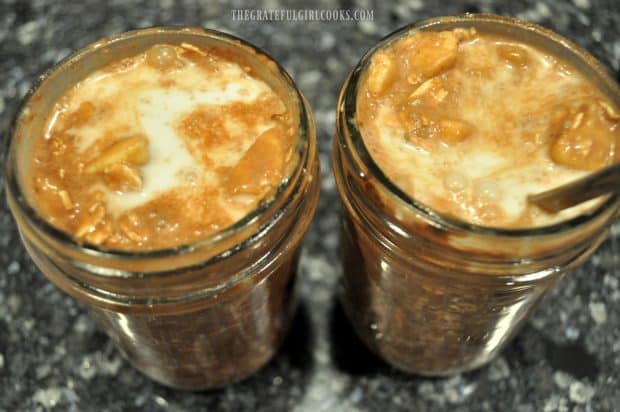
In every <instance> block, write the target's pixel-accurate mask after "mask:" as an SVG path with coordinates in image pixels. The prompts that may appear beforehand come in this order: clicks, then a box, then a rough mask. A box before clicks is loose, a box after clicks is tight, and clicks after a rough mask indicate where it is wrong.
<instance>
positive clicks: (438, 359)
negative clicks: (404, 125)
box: [333, 15, 620, 376]
mask: <svg viewBox="0 0 620 412" xmlns="http://www.w3.org/2000/svg"><path fill="white" fill-rule="evenodd" d="M459 27H462V28H469V27H475V28H476V30H478V31H479V32H481V33H490V34H497V35H503V36H507V37H514V38H518V39H519V40H520V41H525V42H529V43H531V44H535V45H537V46H539V47H540V48H541V49H543V50H547V51H549V52H550V53H556V54H561V55H562V57H564V58H565V59H566V60H567V61H569V62H571V63H572V64H574V65H575V67H577V68H578V69H579V70H581V71H582V72H583V73H584V74H586V75H587V76H588V78H590V79H592V80H593V81H594V82H595V84H596V85H597V87H599V88H600V90H601V91H602V92H603V93H605V94H606V95H608V96H609V97H610V98H611V99H613V100H614V101H615V102H618V101H620V91H619V89H618V86H617V84H616V83H615V82H614V81H613V80H612V79H611V78H610V77H609V75H608V74H607V73H606V72H605V69H604V68H603V67H602V66H601V65H600V63H598V62H596V61H595V60H594V59H593V58H592V57H591V56H589V55H588V54H587V53H586V52H584V51H582V50H581V49H579V48H578V47H577V46H574V45H572V44H571V43H570V42H568V41H566V40H565V39H562V38H561V37H560V36H558V35H556V34H554V33H552V32H550V31H548V30H545V29H543V28H541V27H538V26H533V25H531V24H529V23H524V22H520V21H518V20H515V19H509V18H502V17H497V16H487V15H466V16H461V17H442V18H435V19H429V20H425V21H422V22H420V23H417V24H414V25H412V26H408V27H405V28H403V29H401V30H399V31H397V32H394V33H393V34H391V35H389V36H387V37H386V39H384V40H383V41H381V42H380V43H379V44H378V45H376V46H375V47H374V48H373V49H372V50H370V51H369V52H368V53H367V54H366V55H365V56H364V57H363V58H362V60H361V61H360V63H358V65H357V66H356V67H355V69H354V70H353V71H352V73H351V75H350V76H349V78H348V79H347V80H346V82H345V84H344V86H343V88H342V90H341V93H340V98H339V102H338V109H337V126H336V129H337V130H336V137H335V139H334V144H333V165H334V174H335V178H336V183H337V186H338V190H339V192H340V196H341V198H342V201H343V205H344V207H343V209H344V210H343V217H342V230H341V246H342V259H343V262H342V263H343V275H342V280H341V285H340V286H341V290H340V299H341V303H342V305H343V307H344V310H345V312H346V314H347V315H348V317H349V319H350V321H351V323H352V324H353V327H354V329H355V331H356V332H357V334H358V335H359V336H360V338H361V339H362V340H363V341H364V342H365V343H366V345H368V346H369V347H370V348H371V349H372V350H373V351H374V352H376V353H377V354H378V355H380V356H381V357H382V358H383V359H385V360H386V361H387V362H388V363H390V364H392V365H393V366H395V367H397V368H400V369H402V370H405V371H408V372H412V373H417V374H421V375H429V376H441V375H449V374H453V373H458V372H462V371H466V370H471V369H475V368H477V367H480V366H481V365H484V364H485V363H487V362H489V361H490V360H491V359H493V357H495V356H496V355H497V353H498V352H499V351H500V350H501V349H502V348H503V347H504V346H505V345H506V344H507V342H509V340H510V338H511V337H513V336H514V335H515V334H516V333H517V332H518V330H519V329H520V327H521V326H523V324H524V323H525V322H526V320H527V318H528V316H529V314H530V313H531V311H532V310H533V309H534V308H535V307H536V304H537V303H538V302H539V301H540V299H541V298H542V297H543V296H544V294H545V292H546V291H548V290H549V288H550V287H552V286H553V285H554V284H555V283H556V282H557V281H558V280H559V279H560V278H561V277H562V276H563V274H564V273H565V272H566V271H567V270H569V269H571V268H573V267H575V266H576V265H578V264H580V263H581V262H583V261H584V260H585V259H586V258H587V257H589V256H590V255H591V254H592V253H593V251H594V250H595V249H596V247H597V246H598V245H599V244H600V242H601V241H602V240H603V239H604V238H605V236H606V235H607V232H608V229H609V226H610V224H611V222H612V221H613V218H614V216H615V214H616V211H617V209H618V198H617V196H611V197H609V198H607V199H605V200H604V201H603V202H602V203H601V204H600V205H599V206H598V207H597V208H596V209H595V210H594V211H593V212H591V213H589V214H585V215H582V216H579V217H576V218H573V219H571V220H567V221H564V222H562V223H558V224H554V225H551V226H545V227H540V228H533V229H513V230H507V229H506V230H504V229H492V228H487V227H482V226H476V225H472V224H468V223H466V222H464V221H461V220H458V219H455V218H451V217H448V216H444V215H440V214H438V213H436V212H434V211H433V210H431V209H429V208H426V207H425V206H423V205H421V204H419V203H417V202H416V201H415V200H414V199H412V198H411V197H409V196H408V195H407V194H406V193H405V192H403V191H402V190H400V189H399V188H398V187H397V186H396V185H395V184H394V183H393V182H391V181H390V180H389V179H388V178H387V177H386V175H385V174H384V173H383V172H382V171H381V169H380V168H379V167H378V166H377V164H376V163H375V162H374V160H373V159H372V157H371V156H370V154H369V153H368V151H367V149H366V146H365V145H364V142H363V140H362V136H361V135H360V131H359V129H358V125H357V120H356V101H357V96H358V90H359V83H360V81H361V79H362V78H363V75H364V73H365V71H366V69H367V68H368V66H369V63H370V59H371V57H372V55H373V53H374V52H376V51H377V50H379V49H381V48H382V47H385V46H387V45H389V44H390V43H391V42H393V41H395V40H396V39H399V38H402V37H403V36H406V35H408V34H409V33H410V32H411V30H433V31H440V30H451V29H454V28H459Z"/></svg>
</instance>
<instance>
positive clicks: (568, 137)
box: [549, 106, 614, 170]
mask: <svg viewBox="0 0 620 412" xmlns="http://www.w3.org/2000/svg"><path fill="white" fill-rule="evenodd" d="M599 121H600V120H599ZM596 123H598V122H597V119H596V116H590V112H589V108H588V106H585V107H582V108H580V109H579V111H578V112H577V113H576V114H575V115H574V116H573V119H572V120H571V122H570V127H568V128H566V129H564V130H563V131H562V132H561V133H560V134H559V136H558V137H557V139H556V140H555V141H554V142H553V143H552V144H551V146H550V148H549V155H550V156H551V159H552V160H553V161H554V162H555V163H558V164H561V165H564V166H568V167H572V168H575V169H580V170H597V169H600V168H601V167H603V166H605V165H607V163H608V162H609V160H610V158H611V156H612V152H613V149H614V142H613V139H612V137H611V136H610V135H609V134H606V133H597V131H596V130H597V125H596ZM599 126H600V125H599Z"/></svg>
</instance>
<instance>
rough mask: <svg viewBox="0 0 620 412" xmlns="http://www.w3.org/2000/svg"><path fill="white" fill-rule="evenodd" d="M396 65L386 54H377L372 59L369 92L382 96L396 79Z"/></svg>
mask: <svg viewBox="0 0 620 412" xmlns="http://www.w3.org/2000/svg"><path fill="white" fill-rule="evenodd" d="M396 74H397V73H396V64H395V63H394V61H393V59H392V58H390V56H388V55H387V54H385V53H381V52H379V53H377V54H376V55H375V57H373V58H372V63H371V65H370V70H369V73H368V79H367V81H366V84H367V85H368V90H369V91H370V92H371V93H372V94H374V95H377V96H380V95H382V94H383V93H385V92H386V90H387V89H388V88H389V87H390V85H391V84H392V83H393V82H394V80H395V79H396Z"/></svg>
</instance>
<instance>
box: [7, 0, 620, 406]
mask: <svg viewBox="0 0 620 412" xmlns="http://www.w3.org/2000/svg"><path fill="white" fill-rule="evenodd" d="M280 1H281V0H273V1H269V2H266V3H265V4H262V5H257V6H249V5H248V4H247V3H242V2H241V1H237V2H235V4H234V5H232V6H231V5H226V4H223V3H219V2H217V3H216V2H213V3H211V2H209V4H208V5H207V1H184V2H178V3H177V2H175V1H172V0H169V1H161V2H160V3H159V5H155V2H149V1H128V0H120V1H110V2H101V1H97V0H95V1H93V0H88V1H80V2H77V1H76V2H75V3H74V4H70V3H69V2H60V1H55V0H37V1H32V2H27V1H20V0H0V133H2V139H3V140H6V138H7V129H8V126H9V123H10V119H11V118H12V117H13V115H14V113H15V110H16V108H17V105H18V103H19V101H20V99H21V97H22V96H23V95H24V93H25V92H26V90H27V89H28V88H29V87H30V85H31V84H32V82H33V80H34V79H35V78H36V76H37V75H38V74H40V73H41V72H42V71H43V70H45V69H46V68H48V67H50V66H51V65H52V64H53V63H55V62H56V61H58V60H59V59H61V58H62V57H64V56H66V55H67V54H68V53H69V52H70V51H72V50H75V49H76V48H78V47H80V46H83V45H85V44H86V43H89V42H91V41H94V40H96V39H98V38H99V37H102V36H105V35H109V34H113V33H118V32H121V31H125V30H127V29H131V28H137V27H145V26H151V25H160V24H186V25H198V26H205V27H210V28H215V29H221V30H224V31H230V32H232V33H235V34H237V35H240V36H241V37H244V38H246V39H248V40H250V41H251V42H253V43H255V44H257V45H259V46H261V47H263V48H264V49H266V50H267V51H268V52H269V53H270V54H272V55H273V56H274V57H276V58H277V59H278V60H279V61H280V62H281V63H282V64H283V65H284V66H285V68H286V69H287V70H288V71H289V72H290V73H291V75H292V76H293V77H294V78H295V79H296V81H297V83H298V85H299V86H300V88H301V89H302V91H303V92H304V93H305V95H306V96H307V97H308V99H309V100H310V103H311V105H312V108H313V110H314V114H315V117H316V121H317V126H318V133H319V146H320V153H321V155H320V156H321V163H322V167H323V183H322V195H321V201H320V204H319V210H318V213H317V216H316V219H315V220H314V223H313V225H312V228H311V230H310V232H309V234H308V236H307V238H306V241H305V249H304V253H303V256H302V262H301V268H300V276H299V292H300V295H301V302H302V303H301V307H300V310H299V313H298V315H297V318H296V320H295V323H294V327H293V330H292V333H291V334H290V336H289V338H288V339H287V341H286V342H285V344H284V347H283V349H282V351H281V352H280V354H279V355H278V356H277V357H276V358H275V359H274V360H273V361H272V362H271V363H270V364H269V365H268V366H267V367H265V368H264V369H262V370H261V371H260V372H259V373H257V374H256V375H255V376H253V377H252V378H250V379H248V380H246V381H244V382H242V383H239V384H236V385H233V386H230V387H228V388H226V389H222V390H217V391H212V392H206V393H189V392H181V391H175V390H171V389H168V388H165V387H162V386H160V385H158V384H155V383H153V382H151V381H150V380H148V379H147V378H145V377H144V376H142V375H141V374H140V373H138V372H137V371H135V370H134V369H132V368H131V367H130V366H129V365H128V364H127V362H125V361H124V360H122V359H121V358H120V357H119V354H118V352H117V351H116V350H115V349H114V347H113V346H112V345H111V343H110V342H109V341H108V339H107V338H106V336H105V335H104V334H103V333H102V332H101V331H100V330H98V329H97V327H96V326H95V324H94V323H93V321H92V320H91V318H90V317H89V316H88V314H87V312H86V310H85V307H84V306H83V305H82V304H80V303H77V302H75V301H74V300H73V299H70V298H69V297H68V296H66V295H64V294H63V293H61V292H60V291H59V290H58V289H56V288H55V287H54V286H52V284H50V283H49V282H48V281H47V280H46V279H45V278H43V276H42V275H41V274H39V273H38V271H37V270H36V269H35V268H34V266H33V264H32V262H31V261H30V259H29V258H28V256H27V255H26V252H25V250H24V248H23V247H22V245H21V243H20V240H19V237H18V234H17V232H16V228H15V224H14V223H13V221H12V219H11V217H10V215H9V212H8V208H7V206H6V203H5V201H4V193H2V201H1V202H0V411H39V410H55V411H129V410H147V411H198V410H209V411H256V412H258V411H309V412H317V411H405V410H406V411H412V410H415V411H442V410H450V411H517V412H534V411H620V270H619V269H618V268H619V266H620V249H619V246H618V242H619V240H620V224H619V225H616V226H615V227H614V228H613V229H612V233H611V236H610V237H609V238H608V239H607V240H606V241H605V243H604V244H603V245H602V246H601V248H600V249H599V250H598V252H597V253H596V254H595V255H594V256H593V257H592V258H591V259H590V260H589V261H588V262H587V263H586V264H585V265H584V266H583V267H582V268H580V269H578V270H576V271H574V272H573V273H571V274H569V275H568V276H567V277H566V278H565V279H564V281H563V282H561V284H560V285H559V286H558V287H556V288H555V289H554V290H553V291H552V292H551V293H550V295H549V296H548V297H547V298H546V299H545V300H544V301H543V303H542V305H541V306H540V307H539V309H538V310H537V311H536V313H535V314H534V316H533V317H532V319H531V320H530V322H529V323H528V325H527V326H526V327H525V329H524V330H523V331H522V333H521V334H520V335H519V336H518V337H517V338H516V340H515V341H513V343H512V344H511V345H510V346H509V347H508V348H507V349H506V350H505V351H504V352H503V353H502V355H501V356H500V357H499V358H498V359H496V360H495V361H494V362H493V363H491V364H490V365H489V366H487V367H485V368H483V369H481V370H479V371H476V372H473V373H468V374H464V375H459V376H455V377H452V378H449V379H422V378H417V377H410V376H406V375H404V374H401V373H399V372H396V371H394V370H392V369H390V368H389V367H388V366H386V365H385V364H383V363H381V362H379V361H378V360H377V359H376V358H374V357H373V356H372V355H370V354H369V353H368V352H367V351H366V350H365V349H364V348H363V347H362V346H361V344H360V343H359V341H357V339H356V338H354V337H353V335H352V331H351V329H350V328H349V326H348V325H347V323H346V321H345V319H344V317H343V314H342V312H341V310H340V309H339V307H338V306H337V305H336V301H335V298H334V289H335V288H334V286H335V284H336V277H337V274H338V256H337V253H336V249H337V248H336V246H337V232H336V230H335V228H336V227H337V209H338V208H337V203H338V200H337V193H336V189H335V185H334V180H333V178H332V172H331V167H330V166H331V162H330V155H329V153H330V141H331V138H332V135H333V133H334V110H335V104H336V98H337V93H338V90H339V88H340V85H341V84H342V82H343V81H344V79H345V76H346V74H347V72H348V70H350V69H351V68H352V67H353V66H354V65H355V63H356V62H357V60H358V59H359V58H360V57H361V55H362V53H363V52H364V51H365V50H366V49H367V48H369V47H370V46H371V45H372V44H373V43H374V42H376V41H377V40H378V39H379V38H381V37H382V36H384V35H385V34H387V33H388V32H390V31H392V30H393V29H394V28H396V27H399V26H402V25H404V24H405V23H409V22H411V21H414V20H418V19H421V18H424V17H429V16H436V15H445V14H455V13H461V12H465V11H472V12H491V13H498V14H506V15H513V16H519V17H522V18H524V19H528V20H531V21H535V22H539V23H542V24H544V25H545V26H548V27H550V28H552V29H554V30H556V31H558V32H560V33H562V34H564V35H566V36H568V37H570V38H571V39H573V40H575V41H576V42H577V43H579V44H580V45H582V46H584V47H586V48H587V49H588V50H590V51H591V52H592V53H593V54H595V55H596V56H597V57H598V58H600V59H601V60H602V61H603V63H605V65H607V67H608V68H609V69H610V70H612V72H613V73H614V74H615V76H616V77H618V74H619V73H620V3H619V2H618V1H617V0H573V2H569V1H560V0H538V1H535V0H515V1H510V2H508V1H505V2H504V1H499V0H498V1H493V0H480V1H452V2H449V3H450V5H437V4H439V3H440V2H436V1H430V0H411V1H409V3H408V5H404V4H403V5H394V6H392V5H389V3H388V2H384V1H377V2H372V1H359V2H354V1H344V0H343V1H341V2H330V1H307V2H305V3H304V6H303V7H305V8H324V9H332V8H349V9H352V8H365V9H373V10H374V21H370V22H369V21H366V22H361V23H353V22H344V23H321V22H305V23H299V22H277V23H255V22H235V21H233V19H232V18H231V11H230V10H231V8H241V7H262V8H280V7H288V8H294V7H299V6H298V5H296V4H294V3H293V2H285V1H282V2H280ZM106 3H108V4H109V5H108V6H104V5H105V4H106ZM441 3H448V2H441ZM0 179H1V177H0Z"/></svg>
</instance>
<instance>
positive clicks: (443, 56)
mask: <svg viewBox="0 0 620 412" xmlns="http://www.w3.org/2000/svg"><path fill="white" fill-rule="evenodd" d="M418 36H422V37H421V39H420V42H419V43H417V44H416V45H415V47H414V48H413V50H411V51H410V53H409V56H408V62H409V67H410V68H411V69H412V70H413V71H414V72H418V73H421V74H422V75H424V76H425V77H427V78H429V77H433V76H436V75H438V74H440V73H442V72H444V71H446V70H449V69H451V68H452V67H453V66H454V64H455V63H456V58H457V55H458V46H459V39H458V37H457V36H456V35H455V34H454V33H452V32H447V31H444V32H439V33H420V34H418Z"/></svg>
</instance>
